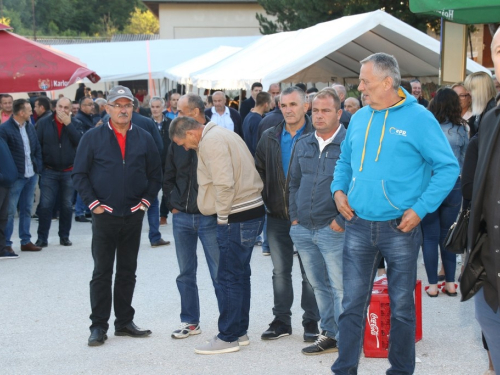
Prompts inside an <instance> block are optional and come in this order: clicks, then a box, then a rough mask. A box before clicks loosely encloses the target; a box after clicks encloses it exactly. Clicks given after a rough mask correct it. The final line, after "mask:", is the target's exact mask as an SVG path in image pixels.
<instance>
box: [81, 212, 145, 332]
mask: <svg viewBox="0 0 500 375" xmlns="http://www.w3.org/2000/svg"><path fill="white" fill-rule="evenodd" d="M143 218H144V211H142V210H137V211H136V212H134V213H133V214H131V215H128V216H124V217H118V216H113V215H110V214H108V213H106V212H104V213H102V214H99V215H96V214H92V257H93V258H94V272H93V274H92V281H90V305H91V308H92V314H91V315H90V320H92V325H91V326H90V329H93V328H97V327H99V328H102V329H104V330H106V331H107V329H108V327H109V324H108V320H109V317H110V315H111V300H112V299H113V305H114V310H115V317H116V319H115V328H116V329H119V328H122V327H124V326H125V325H127V324H128V323H129V322H131V321H132V320H133V319H134V313H135V310H134V308H133V307H132V298H133V296H134V288H135V279H136V276H135V271H136V269H137V255H138V253H139V245H140V242H141V230H142V220H143ZM115 254H116V275H115V285H114V290H113V294H112V293H111V286H112V285H111V284H112V276H113V265H114V262H115Z"/></svg>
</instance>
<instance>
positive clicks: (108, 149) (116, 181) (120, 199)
mask: <svg viewBox="0 0 500 375" xmlns="http://www.w3.org/2000/svg"><path fill="white" fill-rule="evenodd" d="M72 179H73V185H74V187H75V189H76V190H77V191H78V193H79V194H80V196H81V197H82V199H83V202H84V203H85V204H86V205H87V206H89V208H90V210H93V209H94V208H96V207H97V206H101V207H102V208H104V209H105V210H106V211H107V212H108V213H110V214H112V215H115V216H126V215H130V214H132V213H133V212H135V211H137V210H138V209H139V207H140V206H141V203H143V204H145V205H146V206H147V207H149V206H150V204H151V202H153V200H154V199H155V198H156V197H157V196H158V192H159V191H160V187H161V180H162V175H161V161H160V154H159V153H158V148H157V147H156V145H155V142H154V140H153V137H151V135H150V134H149V133H148V132H147V131H145V130H143V129H141V128H140V127H138V126H136V125H134V124H132V125H131V126H130V129H129V131H128V133H127V140H126V144H125V158H122V153H121V150H120V145H119V144H118V141H117V139H116V136H115V133H114V131H113V129H112V128H111V126H110V125H109V123H105V124H103V125H101V126H99V127H97V128H94V129H91V130H89V131H88V132H87V133H85V134H84V135H83V137H82V139H81V141H80V144H79V145H78V149H77V151H76V157H75V163H74V167H73V173H72Z"/></svg>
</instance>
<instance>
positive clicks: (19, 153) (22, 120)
mask: <svg viewBox="0 0 500 375" xmlns="http://www.w3.org/2000/svg"><path fill="white" fill-rule="evenodd" d="M31 113H32V110H31V105H30V103H29V101H27V100H25V99H17V100H15V101H14V108H13V115H12V117H11V118H9V120H7V121H6V122H4V123H3V124H2V125H1V126H0V138H3V139H4V140H5V142H7V145H8V146H9V150H10V152H11V154H12V157H13V158H14V162H15V163H16V167H17V180H16V182H14V185H12V188H11V189H10V193H9V218H8V221H7V226H6V228H5V239H6V241H5V243H6V245H7V247H8V248H9V250H12V241H11V240H10V238H11V236H12V232H13V231H14V216H15V214H16V212H17V208H18V206H19V238H20V239H21V250H22V251H40V250H42V248H41V247H39V246H35V245H34V244H33V243H32V242H31V234H30V225H31V208H32V207H33V197H34V194H35V186H36V183H37V181H38V174H39V173H40V172H41V169H42V153H41V149H40V143H38V138H37V136H36V130H35V127H34V126H33V125H32V124H31V123H30V118H31Z"/></svg>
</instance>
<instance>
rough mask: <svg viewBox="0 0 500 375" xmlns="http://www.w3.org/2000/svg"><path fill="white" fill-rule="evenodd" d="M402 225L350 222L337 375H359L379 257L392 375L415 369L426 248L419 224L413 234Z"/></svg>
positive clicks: (389, 374) (347, 224) (348, 226)
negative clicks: (418, 288)
mask: <svg viewBox="0 0 500 375" xmlns="http://www.w3.org/2000/svg"><path fill="white" fill-rule="evenodd" d="M399 223H400V221H399V220H388V221H368V220H364V219H361V218H360V217H358V216H356V215H354V217H353V218H352V219H351V220H350V221H346V224H345V225H346V229H345V242H344V254H343V268H344V272H343V281H344V299H343V302H342V306H343V307H344V312H343V313H342V314H341V315H340V318H339V342H338V344H339V356H338V358H337V360H336V361H335V363H334V364H333V366H332V371H333V373H334V374H336V375H349V374H357V371H358V370H357V369H358V363H359V356H360V355H361V345H362V342H363V333H364V330H365V324H366V311H367V308H368V304H369V302H370V297H371V291H372V287H373V279H374V278H375V274H376V272H377V267H378V264H379V262H380V258H381V257H382V256H383V257H384V258H385V260H386V262H387V282H388V284H389V299H390V308H391V329H390V341H389V362H390V363H391V368H390V369H389V370H387V372H386V374H387V375H395V374H398V375H405V374H406V375H409V374H413V372H414V370H415V301H414V298H413V291H414V289H415V283H416V280H417V256H418V251H419V249H420V245H421V243H422V234H421V230H420V225H417V226H416V227H415V228H413V230H411V231H410V232H409V233H403V232H401V231H400V230H399V229H397V226H398V224H399Z"/></svg>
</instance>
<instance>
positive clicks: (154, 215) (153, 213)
mask: <svg viewBox="0 0 500 375" xmlns="http://www.w3.org/2000/svg"><path fill="white" fill-rule="evenodd" d="M148 224H149V242H151V244H154V243H155V242H158V241H159V240H161V233H160V202H159V201H158V198H155V199H154V200H153V202H151V205H150V206H149V209H148Z"/></svg>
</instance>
